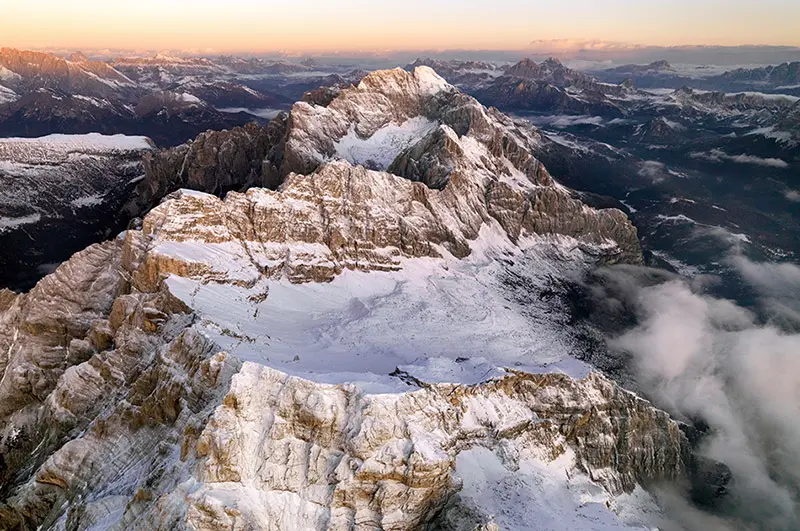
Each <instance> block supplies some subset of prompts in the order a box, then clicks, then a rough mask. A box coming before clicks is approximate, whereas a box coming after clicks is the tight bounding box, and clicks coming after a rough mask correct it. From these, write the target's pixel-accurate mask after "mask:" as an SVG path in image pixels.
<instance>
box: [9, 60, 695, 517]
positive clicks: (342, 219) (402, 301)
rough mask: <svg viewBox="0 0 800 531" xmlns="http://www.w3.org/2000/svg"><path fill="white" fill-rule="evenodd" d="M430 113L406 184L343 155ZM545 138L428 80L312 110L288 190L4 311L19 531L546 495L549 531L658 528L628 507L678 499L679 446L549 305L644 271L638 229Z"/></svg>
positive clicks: (208, 206) (683, 451) (12, 485)
mask: <svg viewBox="0 0 800 531" xmlns="http://www.w3.org/2000/svg"><path fill="white" fill-rule="evenodd" d="M420 117H423V118H425V119H426V120H428V121H429V122H430V123H431V124H433V125H430V124H429V125H427V126H426V128H424V129H417V128H413V130H414V132H415V134H409V135H407V136H405V137H404V138H405V139H406V140H407V143H405V145H404V146H401V149H399V150H398V152H397V155H396V156H395V158H394V160H393V161H392V162H391V163H390V164H389V166H388V168H386V169H387V170H390V171H377V170H372V169H368V168H365V167H364V166H361V165H354V164H353V163H352V162H350V161H348V160H346V157H344V158H343V157H342V154H341V153H339V152H338V151H337V149H336V145H337V143H338V142H340V141H341V139H342V138H345V137H347V136H348V135H350V134H351V133H350V132H351V131H354V132H356V134H358V138H359V139H360V140H361V141H363V142H366V143H367V144H369V142H370V139H371V138H373V137H374V135H376V134H380V133H379V131H382V130H385V128H386V127H393V126H392V125H391V124H395V125H396V126H399V127H402V124H406V123H407V122H408V121H409V120H414V119H417V120H419V121H421V120H420ZM312 118H313V119H312ZM404 130H406V131H408V128H406V129H404ZM537 134H538V133H537V132H536V131H535V130H533V129H532V128H529V127H528V128H522V127H521V126H520V127H518V126H517V125H516V124H514V122H512V121H511V120H510V119H508V118H506V117H504V116H502V115H500V114H499V113H494V112H490V111H487V110H486V109H484V108H482V107H481V106H480V105H479V104H477V102H475V101H474V100H473V99H471V98H468V97H466V96H463V95H461V94H460V93H458V92H457V91H455V90H454V89H453V88H452V87H450V86H449V85H447V84H446V83H444V82H443V81H442V80H441V79H440V78H438V76H436V75H435V74H434V73H433V72H432V71H430V70H429V69H418V70H417V71H416V72H415V73H414V74H409V73H406V72H404V71H389V72H379V73H376V74H373V75H372V76H368V77H367V78H366V79H365V80H364V82H362V84H361V85H359V86H358V87H355V88H352V89H346V90H343V91H342V92H341V93H340V94H339V95H338V96H337V97H336V98H335V99H334V100H332V101H331V102H330V103H329V105H327V106H319V105H313V104H309V103H301V104H297V105H296V106H295V108H294V109H293V111H292V115H291V116H290V117H289V118H288V122H287V129H286V132H285V138H284V140H283V143H282V146H281V147H282V149H280V150H278V151H279V152H280V153H278V154H274V153H273V154H272V155H270V158H269V160H266V161H265V164H269V165H270V167H271V168H272V170H270V171H274V172H277V173H278V174H281V175H283V176H284V177H285V179H284V180H283V182H282V184H281V185H280V186H279V187H278V189H277V190H268V189H264V188H252V189H250V190H248V191H247V192H246V193H229V194H228V195H227V197H226V198H225V199H224V200H222V199H219V198H217V197H214V196H210V195H207V194H202V193H197V192H189V191H182V192H179V193H176V194H173V195H172V196H170V197H168V198H167V200H165V201H164V202H163V203H162V204H161V205H159V206H158V207H156V208H155V209H154V210H153V211H151V212H150V213H149V214H148V215H147V216H146V217H145V219H144V222H143V224H142V228H141V230H129V231H127V232H126V233H124V234H123V235H121V236H120V237H119V238H117V239H115V240H113V241H109V242H106V243H104V244H100V245H95V246H92V247H90V248H88V249H86V250H85V251H82V252H81V253H78V254H77V255H75V256H74V257H73V258H72V259H71V260H70V261H68V262H67V263H65V264H64V265H62V266H61V267H59V268H58V269H57V270H56V271H55V272H54V273H53V274H51V275H49V276H48V277H46V278H45V279H43V280H42V281H41V282H40V283H39V284H38V285H37V286H36V287H35V288H34V289H33V290H32V291H31V292H30V293H27V294H24V295H13V294H11V293H9V292H0V370H2V374H3V378H2V379H1V380H0V456H2V458H3V459H2V460H0V465H1V466H0V485H3V487H0V500H2V502H1V503H0V521H2V522H4V523H7V524H6V525H7V527H8V528H9V529H29V528H42V529H64V528H70V529H73V528H74V529H208V530H211V529H275V530H277V529H354V528H355V529H394V530H405V529H408V530H411V529H420V528H424V527H425V526H428V525H430V526H433V527H435V528H440V529H465V530H466V529H469V530H473V529H475V528H477V527H478V526H483V527H482V528H483V529H493V528H494V527H493V526H494V525H495V524H494V523H493V522H492V520H493V517H495V520H496V521H497V522H501V523H502V524H504V525H505V522H506V521H510V520H513V518H515V517H516V516H515V515H514V513H513V512H509V511H514V510H515V509H514V508H513V507H511V506H510V505H509V504H508V503H505V502H504V500H508V499H510V498H509V497H513V496H517V495H520V493H530V495H531V496H537V498H536V502H535V503H532V504H530V505H529V506H528V511H527V512H519V513H517V515H518V516H519V517H522V518H529V519H531V521H530V522H529V523H530V525H535V524H536V522H539V521H540V519H542V518H544V519H546V518H552V509H551V508H552V507H553V506H554V505H557V506H560V507H564V508H565V509H564V510H567V511H571V512H570V513H569V514H570V518H571V521H573V522H575V523H576V524H575V525H576V526H580V527H581V528H585V529H614V528H625V527H626V526H628V525H629V524H630V525H635V526H641V525H644V524H645V523H646V522H645V521H644V519H643V518H644V516H643V515H638V516H637V513H636V511H635V510H633V509H632V508H631V509H630V510H626V511H625V512H624V514H625V515H626V516H624V517H618V516H617V515H616V514H615V512H614V511H613V510H612V508H614V507H622V506H623V505H625V504H626V501H625V497H624V496H623V497H620V495H621V494H622V493H624V492H632V491H634V490H635V489H637V486H638V485H640V484H647V483H649V482H651V481H673V480H677V479H680V478H683V477H685V475H686V471H687V467H688V466H689V464H690V460H691V456H690V454H689V451H688V443H687V440H686V438H685V437H684V435H683V434H682V432H681V430H680V429H679V427H678V425H677V424H676V423H675V422H673V421H672V420H671V419H670V418H669V416H668V415H666V414H665V413H664V412H662V411H659V410H657V409H656V408H654V407H653V406H652V405H651V404H649V403H648V402H646V401H643V400H641V399H639V398H638V397H636V396H634V395H633V394H630V393H628V392H625V391H624V390H622V389H620V388H619V387H618V386H617V385H615V384H614V383H612V382H611V381H609V380H608V379H606V378H605V377H603V376H601V375H599V374H597V373H594V372H591V369H590V368H589V367H587V366H585V365H583V364H581V363H579V362H577V361H576V360H574V359H572V358H571V357H570V356H569V354H570V348H571V342H572V341H573V338H572V337H571V336H570V333H569V331H568V329H565V326H564V325H565V319H566V317H567V316H566V315H565V314H564V313H563V312H562V310H560V309H559V308H557V307H553V305H552V303H548V302H547V291H548V290H549V289H550V288H551V286H552V284H551V283H552V282H553V280H554V279H557V278H559V277H563V276H566V275H569V274H570V273H577V272H580V271H582V270H584V269H585V268H587V267H591V266H592V265H593V264H596V263H598V262H604V261H613V260H629V261H634V262H636V261H638V260H640V259H641V255H640V251H639V248H638V243H637V242H636V234H635V230H634V229H633V227H632V225H630V222H629V221H628V220H627V219H626V218H625V216H624V215H623V214H622V213H621V212H619V211H597V210H594V209H591V208H589V207H588V206H586V205H584V204H582V203H581V202H580V201H578V200H576V199H574V198H573V197H572V196H571V194H570V192H569V191H568V190H566V189H564V188H563V187H561V186H559V185H558V184H556V183H555V182H554V181H553V180H552V178H551V177H550V175H549V174H548V173H547V171H546V170H545V169H544V168H543V166H542V165H541V164H540V163H539V162H538V161H537V160H536V159H535V158H534V157H533V156H532V155H531V154H530V152H529V150H528V149H527V147H526V146H527V145H528V143H529V142H535V141H536V138H537V136H536V135H537ZM379 138H381V137H379ZM354 162H356V161H354ZM301 168H306V169H305V170H304V171H302V172H300V169H301ZM477 469H480V470H482V471H483V476H481V475H478V474H475V471H476V470H477ZM482 477H484V478H485V479H484V480H482V479H481V478H482ZM498 478H501V479H502V481H500V482H498V481H497V479H498ZM537 482H538V483H537ZM542 482H546V485H545V484H543V483H542ZM537 485H539V486H537ZM462 487H463V496H461V497H458V492H459V491H460V490H462ZM540 487H541V488H540ZM640 494H641V493H640ZM526 495H527V494H526ZM587 502H588V504H587ZM504 503H505V505H504ZM637 503H638V502H637ZM645 503H647V504H650V509H652V510H655V507H654V506H652V501H645ZM498 512H501V514H498ZM621 514H622V513H621Z"/></svg>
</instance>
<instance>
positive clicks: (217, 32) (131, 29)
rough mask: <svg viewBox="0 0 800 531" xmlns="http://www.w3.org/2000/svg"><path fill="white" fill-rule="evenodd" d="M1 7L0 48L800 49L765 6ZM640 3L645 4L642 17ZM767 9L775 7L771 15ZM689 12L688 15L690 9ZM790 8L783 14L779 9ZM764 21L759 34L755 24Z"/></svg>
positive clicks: (195, 2)
mask: <svg viewBox="0 0 800 531" xmlns="http://www.w3.org/2000/svg"><path fill="white" fill-rule="evenodd" d="M506 4H507V5H504V6H503V7H502V8H498V7H496V6H495V5H493V4H487V3H486V2H479V1H477V0H463V1H461V2H454V1H452V0H428V1H427V2H424V1H421V0H406V1H405V2H402V3H401V2H388V1H378V0H374V1H371V2H368V1H367V0H341V1H338V2H319V1H315V0H294V1H293V2H292V3H291V5H286V4H285V3H280V4H276V3H273V2H256V1H252V0H230V1H228V2H219V1H211V0H170V1H165V0H161V1H155V0H136V1H133V2H124V3H123V2H107V1H101V0H73V1H70V2H65V1H55V0H30V1H27V2H18V1H16V0H0V27H2V30H3V31H2V38H0V46H13V47H19V48H70V49H81V48H83V49H126V50H186V51H194V52H198V53H232V52H273V51H285V52H298V53H303V52H305V53H310V52H328V53H330V52H354V51H372V52H375V51H381V50H429V49H471V50H477V49H486V50H502V49H510V50H521V49H526V48H528V47H529V46H530V43H531V41H534V40H548V39H559V38H567V39H575V40H585V39H596V40H600V41H611V42H632V43H641V44H645V45H662V46H672V45H688V44H719V45H739V44H777V45H779V44H783V45H800V32H798V31H797V27H796V24H795V22H796V21H797V20H800V2H793V1H789V0H766V1H765V2H762V3H760V4H759V5H758V6H755V5H750V3H748V2H744V1H737V0H731V1H728V2H719V1H717V0H705V1H703V0H698V1H695V2H689V1H688V0H673V1H672V2H665V1H662V0H653V1H651V2H637V3H636V4H631V3H629V2H626V1H625V0H607V1H605V2H602V3H600V2H592V1H591V0H574V1H573V2H565V3H562V5H557V6H554V5H552V3H550V2H548V3H543V2H536V1H526V2H522V1H519V0H508V1H507V2H506ZM642 4H647V5H644V6H642ZM766 4H775V5H776V9H775V10H770V9H769V7H768V6H767V5H766ZM681 6H683V7H684V8H683V9H681ZM778 7H780V9H778ZM754 21H755V23H754Z"/></svg>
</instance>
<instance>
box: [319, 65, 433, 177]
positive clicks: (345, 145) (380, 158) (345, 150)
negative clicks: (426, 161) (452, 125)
mask: <svg viewBox="0 0 800 531" xmlns="http://www.w3.org/2000/svg"><path fill="white" fill-rule="evenodd" d="M420 68H421V67H420ZM437 127H438V124H437V123H436V122H433V121H431V120H429V119H427V118H425V117H422V116H417V117H414V118H411V119H409V120H407V121H405V122H404V123H402V124H394V123H390V124H388V125H385V126H383V127H382V128H380V129H378V130H377V131H375V133H374V134H373V135H372V136H370V137H369V138H361V137H360V136H359V135H358V133H357V132H356V130H355V126H351V127H350V130H349V131H348V132H347V134H346V135H345V136H343V137H342V138H341V139H339V141H338V142H336V144H335V152H336V156H337V157H338V158H341V159H344V160H346V161H348V162H349V163H351V164H354V165H362V166H368V167H369V168H370V169H380V170H386V169H387V168H388V167H389V165H390V164H391V163H392V161H393V160H394V159H395V158H396V157H397V155H399V154H400V153H401V152H402V151H403V150H404V149H406V148H408V147H409V146H411V145H412V144H413V143H414V142H416V141H417V140H419V139H421V138H423V137H424V136H425V135H427V134H428V133H430V132H431V131H433V130H434V129H436V128H437Z"/></svg>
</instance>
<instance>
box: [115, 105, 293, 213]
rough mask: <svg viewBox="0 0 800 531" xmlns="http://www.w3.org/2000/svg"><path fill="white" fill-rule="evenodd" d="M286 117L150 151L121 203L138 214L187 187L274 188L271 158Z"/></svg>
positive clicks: (211, 190)
mask: <svg viewBox="0 0 800 531" xmlns="http://www.w3.org/2000/svg"><path fill="white" fill-rule="evenodd" d="M285 125H286V115H281V116H279V117H278V118H276V119H275V120H272V121H271V122H270V123H269V124H268V125H266V126H264V127H261V126H259V125H256V124H255V123H250V124H247V125H245V126H243V127H235V128H233V129H230V130H224V131H207V132H205V133H201V134H200V135H199V136H198V137H197V138H196V139H195V140H194V141H192V142H189V143H187V144H183V145H180V146H177V147H175V148H172V149H166V150H163V151H160V152H157V153H152V154H150V155H149V156H148V157H146V158H145V161H144V164H145V170H146V173H145V179H144V180H143V181H142V182H141V183H140V184H139V185H138V187H137V188H136V190H135V192H134V194H133V197H132V198H131V199H130V200H129V201H128V203H127V204H126V205H125V208H124V210H123V211H124V213H125V214H127V215H128V216H138V215H141V214H142V213H144V212H147V211H149V210H150V209H151V208H153V207H154V206H155V205H157V204H158V202H159V201H161V200H162V199H163V198H164V197H165V196H166V195H167V194H169V193H171V192H174V191H175V190H177V189H179V188H189V189H192V190H199V191H202V192H207V193H210V194H217V195H222V194H225V193H227V192H228V191H230V190H244V189H246V188H249V187H251V186H264V187H267V188H275V187H276V186H277V185H278V184H279V183H276V182H274V181H273V180H271V179H272V177H271V176H272V175H274V174H275V173H277V170H275V169H274V168H272V167H271V164H270V161H269V156H270V155H271V153H272V150H274V149H275V146H276V145H277V144H278V143H279V141H280V140H281V139H282V137H283V134H284V132H285Z"/></svg>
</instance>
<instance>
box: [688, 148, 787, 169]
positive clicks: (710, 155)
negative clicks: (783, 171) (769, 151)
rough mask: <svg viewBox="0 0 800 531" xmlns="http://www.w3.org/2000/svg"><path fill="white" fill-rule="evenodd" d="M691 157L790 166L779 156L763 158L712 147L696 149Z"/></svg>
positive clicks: (767, 165) (776, 166)
mask: <svg viewBox="0 0 800 531" xmlns="http://www.w3.org/2000/svg"><path fill="white" fill-rule="evenodd" d="M689 156H690V157H692V158H694V159H699V160H707V161H709V162H725V161H728V162H735V163H737V164H753V165H756V166H765V167H769V168H788V167H789V164H788V163H787V162H786V161H785V160H782V159H777V158H762V157H757V156H755V155H746V154H741V155H729V154H727V153H725V152H724V151H722V150H721V149H712V150H710V151H695V152H693V153H690V154H689Z"/></svg>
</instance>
